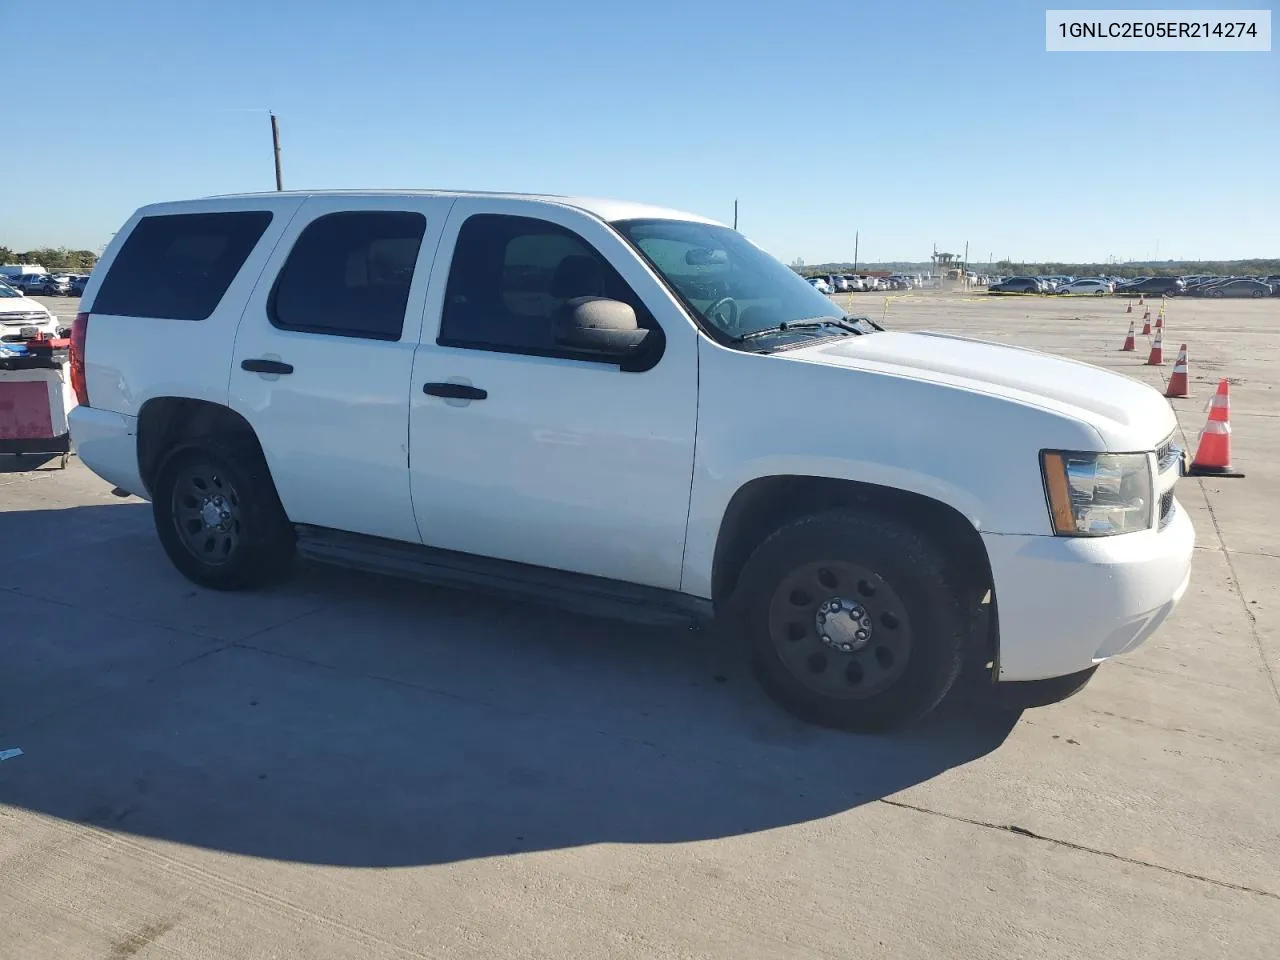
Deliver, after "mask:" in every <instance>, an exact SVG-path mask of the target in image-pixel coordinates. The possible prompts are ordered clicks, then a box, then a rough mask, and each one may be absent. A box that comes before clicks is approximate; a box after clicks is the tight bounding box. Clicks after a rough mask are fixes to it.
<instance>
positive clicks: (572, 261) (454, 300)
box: [436, 214, 656, 359]
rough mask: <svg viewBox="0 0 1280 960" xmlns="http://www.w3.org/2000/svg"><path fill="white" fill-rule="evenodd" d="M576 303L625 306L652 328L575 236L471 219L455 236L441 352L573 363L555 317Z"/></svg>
mask: <svg viewBox="0 0 1280 960" xmlns="http://www.w3.org/2000/svg"><path fill="white" fill-rule="evenodd" d="M578 297H607V298H609V299H611V300H621V301H623V302H624V303H627V304H630V305H631V307H632V308H633V309H634V310H635V311H636V317H637V321H638V323H639V325H640V327H642V328H652V327H654V326H656V324H655V323H654V320H653V317H652V316H651V315H650V314H649V312H648V311H647V310H646V309H645V307H644V304H643V303H642V302H641V300H640V298H639V297H638V296H636V294H635V292H634V291H632V289H631V287H630V286H629V285H628V284H627V282H626V281H625V280H623V279H622V277H621V276H620V275H619V274H618V272H617V270H615V269H614V268H613V267H612V266H611V265H610V264H609V262H608V261H607V260H605V258H604V257H603V256H601V255H600V253H599V252H598V251H596V250H595V248H593V247H592V246H591V245H590V244H589V243H587V242H586V241H585V240H583V239H582V238H581V237H580V236H578V235H577V234H575V233H573V232H572V231H571V230H567V229H565V228H564V227H561V226H559V225H558V224H554V223H550V222H548V221H545V220H538V219H536V218H532V217H516V216H508V215H505V214H476V215H474V216H471V217H468V218H467V220H466V221H465V222H464V223H463V224H462V229H461V230H460V231H459V232H458V242H457V245H456V246H455V248H454V254H453V263H452V265H451V267H450V269H449V280H448V284H447V286H446V289H445V302H444V311H443V314H442V316H441V318H440V334H439V336H438V337H437V338H436V343H438V344H440V345H441V346H450V347H469V348H472V349H476V350H495V351H499V352H503V353H527V354H533V355H536V356H571V357H573V358H574V359H581V357H579V356H577V355H575V354H574V353H573V352H572V351H566V350H564V349H563V348H560V347H558V346H557V345H556V342H555V338H554V334H553V330H554V321H555V319H556V316H557V312H558V311H560V310H561V309H562V308H563V307H564V305H565V303H566V302H567V301H569V300H572V299H575V298H578Z"/></svg>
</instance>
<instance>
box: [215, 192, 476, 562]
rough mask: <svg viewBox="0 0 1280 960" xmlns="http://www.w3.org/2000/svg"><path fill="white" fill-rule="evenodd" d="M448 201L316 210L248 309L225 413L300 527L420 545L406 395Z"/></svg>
mask: <svg viewBox="0 0 1280 960" xmlns="http://www.w3.org/2000/svg"><path fill="white" fill-rule="evenodd" d="M451 203H452V201H451V200H450V199H448V198H437V197H390V196H388V197H374V196H371V197H357V198H352V197H323V196H321V197H311V198H309V199H308V200H307V201H306V202H305V203H304V204H303V206H302V208H301V209H300V210H299V211H298V213H297V215H296V216H295V217H294V218H293V221H292V222H291V223H290V225H289V230H288V231H287V232H286V234H285V235H284V237H283V238H282V239H281V241H280V243H279V244H278V245H277V247H276V249H275V252H274V253H273V254H272V257H271V260H270V261H269V263H268V264H267V268H266V270H265V271H263V273H262V276H261V278H260V280H259V281H258V284H257V286H256V287H255V289H254V291H253V294H252V296H251V297H250V298H249V302H248V305H247V306H246V308H245V311H244V315H243V317H242V318H241V321H240V327H239V330H238V333H237V336H236V342H235V353H234V359H233V362H232V364H231V374H230V390H229V403H230V406H231V407H232V408H233V409H235V410H236V411H238V412H239V413H240V414H241V415H243V416H244V417H245V419H247V420H248V421H249V423H250V424H252V425H253V428H254V430H255V431H256V432H257V435H258V438H259V440H260V441H261V443H262V447H263V450H264V452H265V454H266V458H267V463H268V465H269V466H270V468H271V474H272V478H273V479H274V480H275V484H276V488H277V490H278V491H279V493H280V499H281V501H282V503H283V504H284V508H285V512H286V513H287V514H288V516H289V519H290V520H292V521H293V522H294V523H306V524H314V525H317V526H323V527H332V528H335V529H339V530H347V531H350V532H353V533H363V534H369V535H371V536H378V537H388V538H391V539H395V540H405V541H411V542H416V541H417V540H418V539H419V537H418V530H417V524H416V522H415V520H414V516H413V507H412V503H411V500H410V494H409V465H408V461H409V446H408V443H409V388H410V376H411V374H412V371H413V354H414V349H415V347H416V346H417V342H418V334H419V329H420V325H421V322H422V308H423V302H424V300H425V298H426V289H427V279H428V277H429V276H430V273H431V262H432V257H433V254H434V251H435V247H436V241H437V240H438V238H439V235H440V228H441V226H442V224H443V222H444V219H445V215H446V214H447V212H448V209H449V206H450V204H451Z"/></svg>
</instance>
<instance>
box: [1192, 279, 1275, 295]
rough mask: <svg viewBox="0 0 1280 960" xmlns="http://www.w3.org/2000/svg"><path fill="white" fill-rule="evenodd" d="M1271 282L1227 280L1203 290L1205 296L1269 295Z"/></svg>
mask: <svg viewBox="0 0 1280 960" xmlns="http://www.w3.org/2000/svg"><path fill="white" fill-rule="evenodd" d="M1271 293H1272V290H1271V284H1269V283H1263V282H1262V281H1261V280H1228V281H1227V282H1226V283H1218V284H1214V285H1213V286H1212V287H1210V288H1209V289H1208V290H1206V291H1205V296H1207V297H1269V296H1271Z"/></svg>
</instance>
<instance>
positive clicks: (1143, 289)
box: [1116, 277, 1187, 297]
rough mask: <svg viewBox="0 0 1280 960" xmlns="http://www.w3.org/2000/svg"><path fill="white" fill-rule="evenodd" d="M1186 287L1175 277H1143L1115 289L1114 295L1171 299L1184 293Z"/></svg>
mask: <svg viewBox="0 0 1280 960" xmlns="http://www.w3.org/2000/svg"><path fill="white" fill-rule="evenodd" d="M1186 289H1187V285H1186V284H1185V283H1183V282H1182V281H1181V280H1180V279H1178V278H1177V277H1144V278H1142V279H1140V280H1134V281H1133V282H1131V283H1126V284H1122V285H1121V286H1119V287H1117V288H1116V293H1132V294H1135V295H1137V294H1147V295H1151V296H1165V297H1172V296H1176V295H1177V294H1180V293H1183V292H1185V290H1186Z"/></svg>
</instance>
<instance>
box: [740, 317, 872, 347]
mask: <svg viewBox="0 0 1280 960" xmlns="http://www.w3.org/2000/svg"><path fill="white" fill-rule="evenodd" d="M858 319H864V318H858ZM866 322H867V323H869V324H870V325H871V326H872V327H873V328H875V329H876V330H880V329H881V327H879V326H877V325H876V323H875V322H874V321H872V320H867V321H866ZM816 327H839V328H840V329H841V330H847V331H849V332H850V333H855V334H858V335H859V336H862V335H864V334H865V333H866V331H865V330H863V329H862V328H860V327H859V326H858V325H857V321H856V320H855V319H854V318H852V317H805V318H804V319H801V320H783V321H782V322H781V323H779V324H778V325H777V326H774V327H765V328H764V329H762V330H752V331H751V332H750V333H744V334H742V335H741V336H738V337H734V338H733V340H732V341H731V342H732V343H745V342H747V341H748V340H757V339H759V338H760V337H770V336H773V335H774V334H778V333H786V332H787V331H788V330H812V329H814V328H816Z"/></svg>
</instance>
